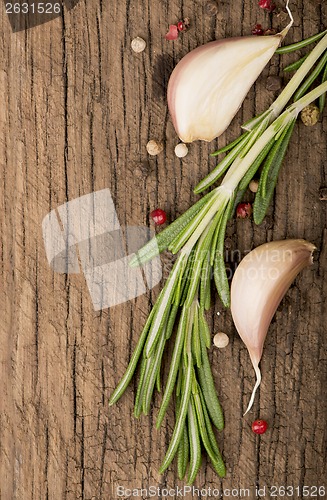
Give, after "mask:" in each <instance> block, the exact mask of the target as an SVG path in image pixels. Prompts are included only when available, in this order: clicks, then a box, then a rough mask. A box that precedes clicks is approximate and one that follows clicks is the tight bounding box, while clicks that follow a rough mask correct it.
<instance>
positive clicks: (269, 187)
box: [253, 120, 295, 224]
mask: <svg viewBox="0 0 327 500" xmlns="http://www.w3.org/2000/svg"><path fill="white" fill-rule="evenodd" d="M294 125H295V120H293V121H292V123H291V124H290V126H289V127H288V129H287V133H286V135H285V136H284V137H283V142H282V143H281V144H280V147H279V150H278V153H277V154H276V155H275V156H274V157H273V160H272V162H271V163H270V165H269V169H268V170H267V172H265V173H264V175H265V180H264V178H262V179H261V178H260V181H259V186H258V191H257V193H256V197H255V200H254V204H253V219H254V222H255V223H256V224H261V222H262V221H263V219H264V217H265V215H266V212H267V209H268V207H269V204H270V201H271V198H272V196H273V193H274V189H275V186H276V183H277V178H278V174H279V170H280V167H281V165H282V162H283V159H284V156H285V154H286V151H287V146H288V143H289V141H290V139H291V136H292V132H293V129H294ZM264 183H265V186H266V189H265V193H264V192H263V184H264Z"/></svg>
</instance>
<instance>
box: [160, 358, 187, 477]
mask: <svg viewBox="0 0 327 500" xmlns="http://www.w3.org/2000/svg"><path fill="white" fill-rule="evenodd" d="M192 377H193V363H192V354H191V353H189V355H188V364H187V369H186V375H185V386H184V388H183V392H182V394H181V404H180V409H179V412H178V415H177V419H176V423H175V427H174V431H173V435H172V438H171V440H170V443H169V446H168V450H167V453H166V456H165V458H164V461H163V463H162V465H161V467H160V469H159V474H163V472H164V471H165V470H166V469H167V467H168V466H169V464H170V463H171V461H172V460H173V458H174V456H175V454H176V451H177V448H178V445H179V442H180V440H181V437H182V434H183V430H184V425H185V420H186V415H187V410H188V406H189V402H190V398H191V389H192Z"/></svg>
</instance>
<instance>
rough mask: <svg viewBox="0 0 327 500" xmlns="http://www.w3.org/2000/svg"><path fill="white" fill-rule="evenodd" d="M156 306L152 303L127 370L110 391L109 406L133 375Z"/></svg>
mask: <svg viewBox="0 0 327 500" xmlns="http://www.w3.org/2000/svg"><path fill="white" fill-rule="evenodd" d="M160 295H161V293H160ZM160 295H159V297H160ZM156 308H157V306H156V305H154V307H153V308H152V310H151V312H150V314H149V316H148V319H147V321H146V323H145V325H144V328H143V330H142V333H141V335H140V338H139V341H138V343H137V345H136V347H135V349H134V352H133V354H132V357H131V360H130V362H129V364H128V367H127V370H126V372H125V373H124V375H123V377H122V378H121V380H120V382H119V384H118V385H117V387H116V389H115V390H114V392H113V393H112V395H111V397H110V400H109V406H111V405H113V404H114V403H116V402H117V401H118V399H119V398H121V396H122V395H123V394H124V392H125V390H126V388H127V386H128V384H129V383H130V381H131V379H132V377H133V375H134V372H135V369H136V366H137V362H138V360H139V357H140V355H141V352H142V349H143V346H144V344H145V341H146V339H147V336H148V333H149V330H150V326H151V323H152V320H153V316H154V314H155V311H156Z"/></svg>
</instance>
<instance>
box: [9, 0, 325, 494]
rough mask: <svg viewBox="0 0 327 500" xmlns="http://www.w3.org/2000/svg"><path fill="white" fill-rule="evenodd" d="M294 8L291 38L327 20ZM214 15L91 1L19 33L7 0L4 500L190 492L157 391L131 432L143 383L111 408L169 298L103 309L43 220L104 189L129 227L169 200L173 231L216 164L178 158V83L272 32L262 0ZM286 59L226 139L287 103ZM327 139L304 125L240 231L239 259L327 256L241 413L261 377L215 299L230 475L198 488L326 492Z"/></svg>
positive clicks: (312, 4) (276, 324)
mask: <svg viewBox="0 0 327 500" xmlns="http://www.w3.org/2000/svg"><path fill="white" fill-rule="evenodd" d="M291 3H292V4H295V5H293V6H292V8H293V14H294V17H295V24H294V28H293V29H292V30H291V33H290V35H289V36H288V40H289V41H290V40H299V39H301V38H302V37H303V36H309V35H311V34H314V33H316V32H317V31H319V30H321V29H322V28H323V27H326V26H327V5H326V3H325V2H320V1H318V0H315V1H310V0H303V1H302V0H299V1H297V2H291ZM204 4H205V2H202V1H200V0H184V1H180V2H179V1H177V0H174V1H167V2H166V1H165V2H155V1H152V0H143V1H142V0H132V1H130V0H120V1H110V2H105V1H101V0H90V1H86V0H80V2H79V3H78V5H77V6H76V7H75V8H74V9H73V10H71V11H70V12H66V13H65V15H64V17H63V18H58V19H55V20H54V21H52V22H50V23H48V24H44V25H42V26H39V27H36V28H33V29H31V30H29V31H26V32H24V31H23V32H19V33H15V34H13V33H12V31H11V28H10V24H9V22H8V19H7V17H6V15H5V13H4V6H3V4H1V8H0V29H1V37H0V54H1V58H0V90H1V97H0V101H1V105H0V167H1V178H0V183H1V184H0V185H1V191H0V241H1V245H0V257H1V259H0V264H1V266H0V277H1V278H0V279H1V281H0V283H1V286H0V300H1V302H0V311H1V322H0V324H1V344H0V355H1V358H0V359H1V365H0V366H1V399H0V402H1V426H0V456H1V464H0V467H1V468H0V498H1V500H11V499H17V500H30V499H42V500H45V499H56V500H61V499H69V500H73V499H78V498H81V499H85V500H86V499H89V500H90V499H102V498H103V499H114V498H117V493H116V488H117V486H118V485H121V486H124V487H127V488H141V487H142V486H143V487H147V486H150V485H153V486H160V487H165V486H168V487H173V486H175V485H180V486H181V485H183V483H182V482H181V481H179V480H178V479H177V474H176V467H175V464H173V465H172V466H171V467H170V468H169V471H168V473H167V474H165V475H164V476H159V474H158V472H157V470H158V468H159V465H160V462H161V460H162V459H163V457H164V454H165V450H166V449H167V445H168V442H169V438H170V436H171V434H172V429H173V424H174V415H173V411H172V408H171V409H170V411H169V413H168V417H167V418H166V420H165V421H164V425H163V427H162V429H161V431H160V432H158V431H157V430H155V425H154V422H155V416H156V413H157V410H158V405H159V401H160V398H158V397H157V398H156V401H155V404H154V405H153V411H152V412H151V414H150V415H149V416H148V417H142V418H141V419H140V420H135V419H134V418H133V416H132V411H133V397H134V394H135V383H132V384H131V385H130V387H129V389H128V390H127V392H126V394H125V395H124V397H123V398H122V399H121V400H120V401H119V403H118V404H117V405H116V406H114V407H112V408H110V410H109V408H108V398H109V395H110V393H111V392H112V390H113V388H114V386H115V384H116V383H117V382H118V380H119V378H120V376H121V375H122V374H123V372H124V369H125V368H126V366H127V363H128V360H129V357H130V354H131V349H132V347H133V346H134V345H135V342H136V340H137V338H138V335H139V332H140V329H141V327H142V325H143V324H144V321H145V319H146V315H147V313H148V311H149V305H150V302H149V299H150V298H151V297H152V299H153V297H154V296H156V294H157V293H158V289H159V287H157V288H156V289H155V290H154V291H153V292H152V293H151V294H150V295H151V297H150V296H142V297H140V298H138V299H136V300H134V301H131V302H128V303H126V304H123V305H120V306H116V307H114V308H112V309H110V310H105V311H103V312H102V313H101V314H100V313H95V312H94V310H93V307H92V304H91V301H90V297H89V294H88V291H87V287H86V284H85V280H84V278H83V276H82V275H70V276H65V275H60V274H56V273H53V272H52V271H51V269H50V268H49V266H48V262H47V259H46V255H45V249H44V244H43V239H42V228H41V223H42V220H43V218H44V217H45V216H46V215H47V213H48V212H49V211H50V210H51V209H53V208H56V207H57V206H59V205H61V204H62V203H64V202H65V201H69V200H72V199H74V198H76V197H78V196H81V195H83V194H87V193H90V192H92V191H95V190H99V189H103V188H107V187H109V188H110V190H111V192H112V195H113V197H114V201H115V204H116V208H117V212H118V215H119V218H120V222H121V224H122V225H126V224H131V225H132V224H143V223H148V214H149V211H150V210H151V209H153V208H156V207H157V206H161V207H162V208H164V209H165V210H166V211H167V212H168V214H169V218H170V220H173V219H174V218H175V217H176V215H178V214H180V213H182V212H183V211H184V210H185V209H186V208H187V207H188V206H189V205H190V204H191V202H192V201H194V200H196V199H197V197H196V196H195V195H193V194H192V187H194V185H195V183H196V182H197V181H198V180H199V179H200V178H201V177H202V176H203V175H204V174H205V173H206V172H207V171H209V170H210V168H212V167H213V166H214V164H215V163H214V160H213V159H210V160H208V153H209V152H211V151H213V150H214V148H215V147H216V145H217V144H216V143H215V144H210V145H207V144H200V143H196V144H193V145H192V146H191V147H190V153H189V155H188V156H187V157H186V158H185V159H184V160H183V161H180V160H178V159H177V158H176V157H175V156H174V151H173V150H174V146H175V144H176V142H177V139H176V135H175V132H174V130H173V127H172V124H171V121H170V119H169V116H168V112H167V106H166V101H165V87H166V84H167V78H168V76H169V73H170V71H171V69H172V67H173V65H174V64H176V63H177V62H178V61H179V59H180V58H181V57H182V56H183V55H184V54H185V53H187V52H188V51H189V50H190V49H192V48H194V47H196V46H198V45H199V44H202V43H204V42H207V41H210V40H213V39H214V38H216V37H225V36H236V35H242V34H249V33H250V31H251V28H252V27H253V25H254V24H256V23H257V22H261V23H262V24H263V25H267V24H269V16H267V15H265V14H264V12H263V11H261V10H260V9H258V7H257V2H256V1H254V0H251V1H250V0H245V1H244V2H243V1H241V0H234V1H233V2H227V1H224V2H220V3H219V12H218V15H217V16H216V17H209V16H208V15H207V14H205V11H204ZM186 16H187V17H189V18H190V19H191V24H192V28H191V29H190V31H189V32H188V33H186V34H184V35H183V36H180V38H179V40H178V41H176V42H174V43H173V42H167V41H165V39H164V34H165V32H166V30H167V27H168V25H169V23H172V22H176V21H177V20H179V19H180V18H181V17H186ZM278 22H279V21H278V19H276V18H275V17H274V24H275V25H277V24H278ZM137 35H139V36H142V37H143V38H145V39H146V41H147V48H146V50H145V52H144V53H142V54H134V53H133V52H132V51H131V50H130V41H131V39H132V38H133V37H134V36H137ZM292 57H293V56H292ZM292 57H291V56H284V57H283V59H282V63H281V62H280V58H279V57H277V56H276V57H275V58H274V59H273V60H272V62H271V64H270V65H269V66H268V67H267V68H266V69H265V71H264V73H263V75H261V76H260V78H259V80H258V81H257V83H256V85H255V87H254V89H252V90H251V92H250V94H249V96H248V97H247V99H246V101H245V103H244V106H243V108H242V110H241V111H240V112H239V114H238V115H237V117H236V119H235V120H234V121H233V123H232V125H231V126H230V128H229V129H228V131H227V132H226V133H225V134H224V135H223V136H222V137H221V139H220V140H219V144H220V145H222V144H224V142H225V141H227V140H230V139H233V138H234V137H236V135H237V134H238V133H239V125H240V124H241V123H242V122H244V121H245V120H246V119H248V118H250V117H251V116H253V114H254V113H256V112H259V111H262V110H263V109H265V108H266V107H267V106H268V105H269V104H270V103H271V102H272V100H273V98H274V97H275V95H276V94H275V93H274V92H271V91H268V90H266V87H265V83H266V78H267V76H268V75H269V74H270V75H274V74H278V72H280V68H281V66H280V64H283V65H284V64H286V63H287V62H289V61H291V60H292ZM293 58H294V57H293ZM326 130H327V122H326V113H325V115H324V118H323V120H322V121H321V122H320V123H319V124H318V125H317V126H315V127H314V128H312V129H307V128H305V127H304V126H303V125H302V124H301V123H298V124H297V126H296V128H295V132H294V136H293V139H292V145H291V147H290V149H289V152H288V155H287V158H286V161H285V163H284V167H283V170H282V173H281V175H280V179H279V183H278V187H277V192H276V197H275V201H274V206H273V207H272V208H271V211H270V215H269V217H268V219H267V220H266V221H265V222H264V223H263V224H262V225H261V226H260V227H255V226H254V224H253V223H252V222H251V221H237V222H233V223H232V224H231V225H230V227H229V229H228V232H229V234H228V236H229V238H230V242H229V243H230V244H231V245H232V248H233V249H234V250H239V251H240V252H245V251H246V250H248V249H250V248H252V247H253V246H256V245H258V244H261V243H263V242H265V241H266V240H271V239H280V238H291V237H304V238H306V239H308V240H310V241H312V242H313V243H314V244H315V245H316V246H317V248H318V253H317V258H316V260H315V263H314V265H313V266H312V267H311V268H310V269H306V270H305V271H304V272H303V273H302V274H301V275H300V276H299V277H298V278H297V279H296V281H295V284H294V285H293V286H292V287H291V289H290V291H289V292H288V294H287V296H286V298H285V299H284V300H283V302H282V304H281V306H280V307H279V309H278V312H277V314H276V317H275V320H274V321H273V324H272V326H271V328H270V331H269V335H268V338H267V341H266V345H265V350H264V356H263V360H262V373H263V382H262V385H261V390H260V396H258V397H257V398H256V402H255V405H254V409H253V411H252V412H251V413H250V414H249V415H247V416H246V417H245V418H242V411H244V409H245V405H246V404H247V402H248V399H249V395H250V392H251V389H252V385H253V382H254V373H253V370H252V368H251V365H250V362H249V357H248V354H247V351H246V348H245V347H244V345H243V344H242V342H241V341H240V339H239V337H238V336H237V334H236V332H235V331H234V329H233V327H232V323H231V317H230V313H229V312H224V311H222V307H221V305H220V303H219V301H218V299H217V300H216V302H215V305H214V307H213V308H212V310H211V311H210V314H209V318H210V325H211V327H212V331H213V332H215V331H218V330H223V331H226V332H227V333H228V334H230V336H231V342H230V345H229V346H228V347H227V348H226V349H224V350H223V351H221V352H220V351H218V350H214V349H212V350H211V354H210V355H211V356H212V366H213V370H214V374H215V378H216V385H217V390H218V392H219V394H220V399H221V402H222V404H223V408H224V412H225V417H226V429H225V430H224V432H223V433H221V434H220V435H219V443H220V445H221V448H222V450H223V454H224V457H225V461H226V464H227V471H228V473H227V477H226V479H224V480H223V481H220V480H219V478H217V477H216V475H215V474H214V472H213V471H212V469H211V467H210V465H209V464H207V462H206V460H204V461H203V466H202V469H201V472H200V474H199V475H198V478H197V480H196V483H195V486H197V487H207V488H208V487H209V486H211V487H214V486H215V487H219V488H220V487H221V486H223V487H224V488H232V487H233V488H236V489H239V488H251V498H255V495H254V487H255V485H256V484H260V486H264V485H268V486H270V485H294V486H300V487H302V486H303V485H309V486H311V485H320V484H323V482H324V475H325V474H326V457H325V447H326V446H325V445H326V440H325V436H326V416H327V412H326V373H327V370H326V307H325V304H326V255H327V250H326V248H327V247H326V245H327V230H326V202H320V201H319V198H318V190H319V188H320V187H321V186H322V185H326V183H327V181H326V160H327V151H326ZM150 138H158V139H160V140H163V141H164V142H165V150H164V153H163V154H161V155H160V156H158V157H157V158H150V157H148V156H147V153H146V150H145V145H146V142H147V141H148V140H149V139H150ZM249 196H250V195H249ZM165 259H166V260H169V257H166V258H165ZM217 312H221V313H222V314H221V315H220V317H219V318H218V316H217V314H216V313H217ZM258 416H261V417H262V418H266V419H267V420H268V422H269V426H270V429H269V431H268V432H267V433H266V434H265V435H264V436H262V437H261V438H260V439H258V437H256V436H255V435H254V434H253V433H252V432H251V429H250V423H251V421H252V420H253V419H254V418H255V417H258ZM143 498H147V497H146V496H145V495H143ZM158 498H160V496H158ZM187 498H191V495H187ZM200 498H201V496H200ZM223 498H227V496H223ZM240 498H242V497H241V496H240ZM266 498H269V496H266ZM293 498H301V496H300V497H298V496H296V495H294V496H293ZM321 498H322V497H321Z"/></svg>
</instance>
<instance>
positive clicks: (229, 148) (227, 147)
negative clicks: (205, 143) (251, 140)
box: [210, 132, 249, 156]
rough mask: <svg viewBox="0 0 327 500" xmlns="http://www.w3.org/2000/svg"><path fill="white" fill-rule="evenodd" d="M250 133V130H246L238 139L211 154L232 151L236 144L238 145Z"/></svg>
mask: <svg viewBox="0 0 327 500" xmlns="http://www.w3.org/2000/svg"><path fill="white" fill-rule="evenodd" d="M248 134H249V132H244V133H243V134H241V135H240V136H239V137H237V139H235V141H233V142H230V143H229V144H227V145H226V146H224V147H222V148H220V149H218V150H217V151H215V152H214V153H211V154H210V156H218V155H220V154H221V153H226V151H230V150H231V149H233V148H234V146H236V145H237V144H238V143H239V142H241V141H242V140H243V139H244V136H245V135H248Z"/></svg>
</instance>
